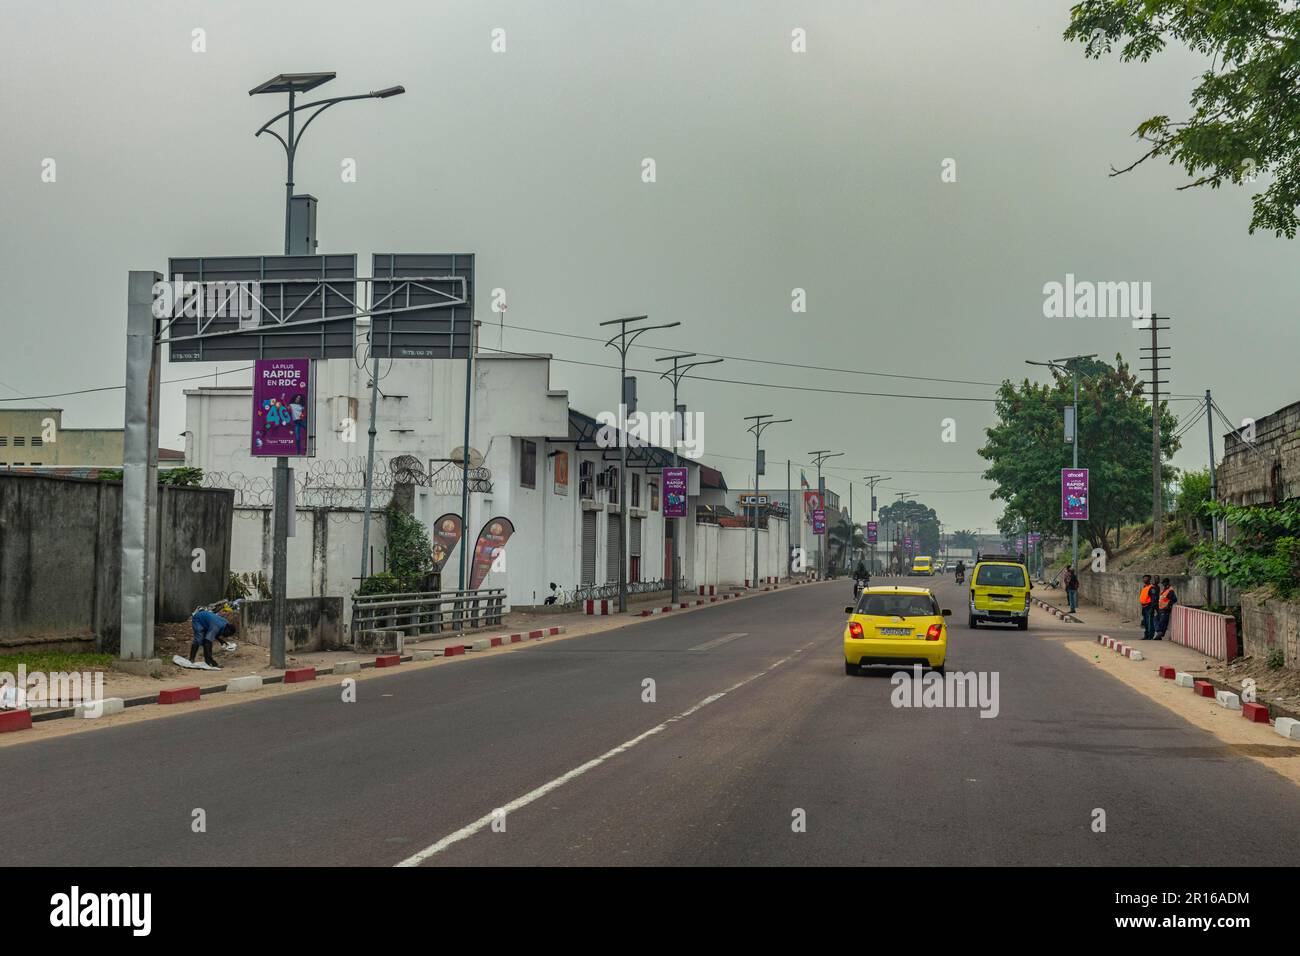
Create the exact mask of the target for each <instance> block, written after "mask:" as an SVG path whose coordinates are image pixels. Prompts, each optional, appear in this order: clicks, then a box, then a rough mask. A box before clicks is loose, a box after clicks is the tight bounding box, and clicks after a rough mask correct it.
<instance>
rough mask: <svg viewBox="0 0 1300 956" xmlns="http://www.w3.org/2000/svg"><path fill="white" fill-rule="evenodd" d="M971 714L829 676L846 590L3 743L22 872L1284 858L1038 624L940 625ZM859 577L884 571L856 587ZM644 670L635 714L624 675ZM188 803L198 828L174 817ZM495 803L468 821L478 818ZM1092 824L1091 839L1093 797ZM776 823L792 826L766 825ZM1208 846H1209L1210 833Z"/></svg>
mask: <svg viewBox="0 0 1300 956" xmlns="http://www.w3.org/2000/svg"><path fill="white" fill-rule="evenodd" d="M932 580H933V583H934V585H935V586H936V587H937V589H938V592H939V594H940V599H941V601H942V603H943V604H944V606H946V607H952V608H953V610H954V613H953V617H952V618H951V619H950V626H951V639H950V650H949V662H948V669H949V671H950V672H951V671H953V670H962V671H976V672H989V673H992V672H996V673H997V675H998V690H999V700H998V714H997V716H996V717H993V718H981V717H980V716H979V711H978V710H977V709H972V708H966V709H958V708H937V709H934V708H930V709H927V708H899V707H895V706H893V705H892V704H891V694H892V692H893V686H892V683H891V680H890V674H891V672H890V671H889V670H882V671H879V672H878V673H872V674H869V675H867V676H861V677H856V678H855V677H848V676H846V675H845V674H844V669H843V658H842V655H841V650H840V644H839V641H840V633H841V628H842V626H843V620H844V613H843V611H844V605H845V604H846V603H848V597H849V592H850V587H851V585H850V584H849V583H848V582H844V581H835V582H828V583H825V584H820V585H810V586H806V587H797V588H789V589H782V590H780V591H777V592H775V593H772V594H768V595H759V596H755V597H753V598H751V599H747V600H744V601H738V602H734V603H733V602H728V603H724V604H719V605H714V606H710V607H708V608H705V609H702V610H699V611H694V612H690V613H682V614H670V615H665V616H663V617H660V618H656V619H654V620H652V621H649V622H646V623H641V624H638V625H636V626H635V627H630V628H626V629H622V630H616V631H607V632H604V633H601V634H595V635H591V636H589V637H578V638H572V639H568V640H558V641H554V642H551V643H547V642H541V643H540V644H537V645H535V646H531V647H528V648H526V649H522V650H517V651H512V652H509V653H502V654H495V655H490V656H485V657H483V658H478V659H475V658H473V657H471V658H469V659H466V660H464V661H460V662H456V663H452V664H448V665H446V666H440V667H433V668H426V669H422V670H407V671H406V672H404V673H403V672H400V671H399V672H398V673H395V674H394V675H393V676H391V677H385V678H381V679H374V680H367V681H362V682H360V683H358V684H357V691H358V699H357V701H356V702H355V703H344V702H343V701H342V699H341V694H340V692H339V688H338V682H337V680H336V679H333V678H326V679H323V680H322V686H321V687H319V688H313V689H312V690H309V691H304V692H301V693H296V694H289V695H283V696H279V697H276V698H274V699H272V698H267V699H264V700H257V701H249V702H247V703H243V704H240V705H238V706H232V707H226V708H220V709H216V710H210V711H207V712H205V713H198V712H195V713H192V714H182V715H177V716H172V717H167V718H160V719H156V720H149V721H144V722H139V723H135V724H130V725H123V726H121V727H112V728H105V729H103V730H101V731H98V732H95V733H92V734H74V735H68V736H63V737H58V738H52V739H49V740H44V741H36V742H33V743H31V744H27V745H23V746H19V747H10V748H6V749H5V750H3V751H0V767H3V779H4V786H3V787H2V788H0V820H2V821H3V822H4V831H5V844H6V850H7V853H6V857H7V858H8V859H9V860H10V861H12V862H14V863H18V864H24V865H76V866H82V865H152V864H173V865H206V866H213V865H240V864H280V865H284V864H289V865H295V864H296V865H332V866H338V865H392V864H397V863H399V862H402V861H407V862H408V863H419V864H421V865H622V864H628V865H632V864H636V865H680V864H697V865H747V864H813V865H828V864H829V865H836V864H873V865H916V864H930V865H955V866H960V865H968V864H991V865H1016V864H1037V865H1058V864H1059V865H1070V864H1082V865H1117V864H1133V865H1157V864H1168V865H1188V864H1206V865H1246V864H1250V865H1284V864H1285V865H1294V864H1295V863H1296V862H1298V861H1300V793H1297V790H1296V788H1295V787H1294V786H1293V785H1292V784H1290V783H1289V782H1287V781H1285V780H1283V779H1282V778H1280V777H1278V776H1276V775H1275V774H1273V773H1271V772H1270V771H1269V770H1267V769H1266V768H1264V767H1262V766H1260V765H1259V764H1257V763H1255V762H1254V761H1252V760H1250V759H1248V758H1246V757H1244V756H1242V755H1240V754H1238V753H1236V752H1234V751H1233V750H1232V748H1230V747H1228V746H1226V745H1224V744H1222V743H1220V742H1219V741H1218V740H1216V739H1215V738H1213V737H1211V736H1210V735H1208V734H1206V733H1204V732H1202V731H1200V730H1198V729H1196V728H1194V727H1192V726H1191V725H1189V724H1187V723H1186V722H1184V721H1183V720H1181V719H1180V718H1178V717H1177V716H1175V715H1174V714H1172V713H1170V712H1169V711H1167V710H1165V709H1164V708H1162V707H1160V706H1158V705H1157V704H1155V703H1152V702H1150V701H1148V700H1147V699H1146V698H1144V697H1142V696H1140V695H1139V694H1137V693H1136V692H1134V691H1132V690H1131V689H1129V688H1128V687H1126V686H1124V685H1123V684H1121V683H1119V682H1118V681H1115V680H1113V679H1112V678H1110V677H1108V676H1106V675H1105V674H1103V673H1100V672H1098V671H1096V670H1095V669H1093V668H1091V667H1090V666H1089V665H1088V664H1087V663H1086V662H1085V661H1084V660H1082V659H1080V658H1079V657H1077V656H1076V655H1075V654H1073V653H1071V652H1070V651H1069V650H1067V649H1066V648H1064V647H1061V646H1060V644H1059V642H1058V641H1055V640H1053V639H1052V635H1054V634H1066V633H1079V632H1078V630H1077V629H1072V627H1071V626H1070V625H1063V624H1060V623H1059V622H1053V623H1052V624H1048V623H1047V621H1048V619H1047V618H1045V617H1043V616H1037V617H1036V619H1035V624H1034V627H1033V628H1032V629H1031V630H1030V631H1029V632H1021V631H1017V630H1013V629H992V628H981V629H980V630H978V631H975V632H971V631H969V630H968V629H967V628H966V619H965V614H964V613H963V605H962V593H961V591H960V590H959V589H958V588H956V587H955V586H954V585H953V584H952V582H951V579H950V578H947V579H939V578H936V579H932ZM874 583H881V582H879V581H877V582H874ZM647 680H653V682H654V700H653V702H649V701H647V700H645V699H643V698H644V697H645V696H646V690H645V687H646V684H645V681H647ZM196 808H202V809H203V810H204V811H205V813H206V818H207V832H205V833H194V832H192V830H191V820H192V813H193V811H194V810H195V809H196ZM499 808H504V811H505V812H504V815H503V816H502V815H498V816H497V817H495V818H494V815H493V813H494V811H495V810H498V809H499ZM1098 808H1100V809H1102V810H1104V811H1105V814H1106V832H1104V833H1095V832H1093V829H1092V823H1093V819H1094V810H1096V809H1098ZM797 818H802V820H803V821H804V824H805V825H804V827H803V830H802V832H796V828H795V826H794V825H793V824H794V823H795V821H796V819H797ZM1207 835H1208V836H1207Z"/></svg>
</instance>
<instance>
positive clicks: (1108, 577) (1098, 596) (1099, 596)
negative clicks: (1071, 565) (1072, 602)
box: [1079, 566, 1209, 621]
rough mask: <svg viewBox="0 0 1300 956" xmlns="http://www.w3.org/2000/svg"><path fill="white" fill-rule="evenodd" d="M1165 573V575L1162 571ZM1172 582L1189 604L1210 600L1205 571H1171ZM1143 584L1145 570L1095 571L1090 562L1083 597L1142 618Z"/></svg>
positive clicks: (1181, 600)
mask: <svg viewBox="0 0 1300 956" xmlns="http://www.w3.org/2000/svg"><path fill="white" fill-rule="evenodd" d="M1162 577H1165V575H1162ZM1168 578H1169V582H1170V583H1171V584H1172V585H1173V586H1174V590H1175V591H1177V592H1178V602H1179V603H1180V604H1186V605H1188V606H1189V607H1204V606H1205V605H1206V604H1208V603H1209V590H1208V587H1209V579H1208V578H1207V577H1205V576H1204V575H1201V574H1195V575H1187V574H1178V575H1175V574H1171V575H1168ZM1141 587H1142V573H1141V572H1135V571H1110V572H1107V573H1105V574H1094V573H1093V572H1092V571H1091V570H1089V568H1088V567H1087V566H1085V567H1084V568H1083V570H1082V571H1080V572H1079V598H1080V600H1081V602H1084V603H1087V604H1097V605H1100V606H1101V607H1104V608H1106V609H1107V610H1108V611H1115V612H1116V613H1118V614H1120V615H1121V616H1122V617H1123V619H1124V620H1126V621H1141V619H1142V612H1141V609H1140V608H1139V606H1138V591H1139V590H1140V589H1141Z"/></svg>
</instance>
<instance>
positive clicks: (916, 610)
mask: <svg viewBox="0 0 1300 956" xmlns="http://www.w3.org/2000/svg"><path fill="white" fill-rule="evenodd" d="M858 613H859V614H870V615H872V616H875V617H934V616H936V615H937V614H938V613H939V604H938V602H936V601H935V599H934V598H933V597H931V596H930V595H928V594H864V595H862V596H861V597H860V598H858Z"/></svg>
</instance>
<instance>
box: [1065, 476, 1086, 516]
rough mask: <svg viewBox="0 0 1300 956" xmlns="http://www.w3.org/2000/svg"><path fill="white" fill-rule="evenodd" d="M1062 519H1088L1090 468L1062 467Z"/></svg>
mask: <svg viewBox="0 0 1300 956" xmlns="http://www.w3.org/2000/svg"><path fill="white" fill-rule="evenodd" d="M1061 520H1062V521H1087V520H1088V469H1087V468H1062V469H1061Z"/></svg>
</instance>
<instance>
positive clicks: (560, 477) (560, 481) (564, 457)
mask: <svg viewBox="0 0 1300 956" xmlns="http://www.w3.org/2000/svg"><path fill="white" fill-rule="evenodd" d="M555 493H556V494H557V495H567V494H568V493H569V453H568V452H567V451H557V452H556V453H555Z"/></svg>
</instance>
